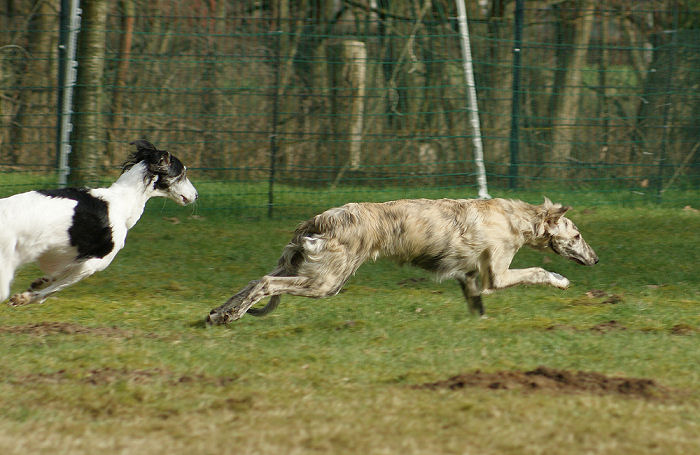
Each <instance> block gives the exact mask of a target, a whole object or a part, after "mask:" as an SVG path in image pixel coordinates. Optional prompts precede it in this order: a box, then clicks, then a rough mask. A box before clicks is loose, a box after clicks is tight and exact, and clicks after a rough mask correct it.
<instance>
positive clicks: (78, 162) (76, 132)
mask: <svg viewBox="0 0 700 455" xmlns="http://www.w3.org/2000/svg"><path fill="white" fill-rule="evenodd" d="M82 6H83V18H82V27H81V30H80V35H79V38H78V56H77V60H78V80H77V84H76V87H75V91H76V97H75V108H74V111H75V114H74V118H75V120H74V122H73V124H74V129H73V134H72V137H71V142H72V143H73V146H72V152H71V154H70V157H69V163H70V168H71V171H70V174H69V177H68V178H69V182H70V184H71V185H73V186H75V185H85V184H87V183H89V182H94V181H95V180H96V179H97V175H98V164H99V163H100V157H101V156H102V154H103V148H104V142H105V141H104V128H103V124H102V105H103V102H102V98H103V95H104V94H103V85H102V84H103V77H102V76H103V74H104V63H105V28H106V22H107V10H108V6H109V2H108V1H107V0H90V1H88V2H85V3H84V4H83V5H82Z"/></svg>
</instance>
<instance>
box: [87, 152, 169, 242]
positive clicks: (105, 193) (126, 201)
mask: <svg viewBox="0 0 700 455" xmlns="http://www.w3.org/2000/svg"><path fill="white" fill-rule="evenodd" d="M145 176H147V169H146V164H145V163H144V162H140V163H138V164H136V165H134V166H133V167H131V168H130V169H129V170H127V171H125V172H124V173H123V174H122V175H121V176H119V178H118V179H117V181H116V182H114V183H113V184H112V185H111V186H110V187H109V188H101V189H98V190H94V191H95V193H96V194H97V195H99V196H100V197H103V198H105V199H106V200H108V201H109V203H110V206H111V207H112V210H110V215H111V216H113V217H114V216H119V218H122V219H123V220H124V223H125V224H126V228H127V229H131V228H132V227H133V226H134V225H135V224H136V222H137V221H138V220H139V219H140V218H141V215H143V211H144V209H145V207H146V202H148V200H149V199H150V198H151V197H153V196H155V195H156V190H154V189H153V178H154V177H153V178H144V177H145ZM113 221H114V220H113Z"/></svg>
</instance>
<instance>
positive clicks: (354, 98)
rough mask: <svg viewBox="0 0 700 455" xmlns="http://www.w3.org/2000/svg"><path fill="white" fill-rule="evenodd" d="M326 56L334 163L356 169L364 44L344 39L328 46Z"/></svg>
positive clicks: (362, 106)
mask: <svg viewBox="0 0 700 455" xmlns="http://www.w3.org/2000/svg"><path fill="white" fill-rule="evenodd" d="M328 60H329V62H330V65H329V75H330V84H329V86H330V87H332V88H333V91H332V93H331V115H332V131H333V137H334V140H336V141H338V142H337V143H336V146H335V147H334V148H335V153H334V155H335V156H336V157H337V158H336V164H343V165H347V166H349V167H350V169H352V170H357V169H359V167H360V163H361V161H362V160H361V147H362V125H363V123H364V112H365V83H366V82H365V75H366V73H367V48H366V47H365V43H363V42H361V41H354V40H344V41H342V42H341V43H339V44H333V45H329V46H328ZM346 150H347V151H348V152H347V153H346V152H345V151H346Z"/></svg>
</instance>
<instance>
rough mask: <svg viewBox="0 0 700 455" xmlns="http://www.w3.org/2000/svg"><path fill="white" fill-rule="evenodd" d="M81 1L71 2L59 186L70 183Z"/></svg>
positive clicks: (59, 156) (73, 0) (59, 157)
mask: <svg viewBox="0 0 700 455" xmlns="http://www.w3.org/2000/svg"><path fill="white" fill-rule="evenodd" d="M81 14H82V10H81V9H80V0H70V18H69V23H68V39H67V44H68V48H67V49H66V66H65V79H64V80H65V84H66V85H65V87H63V112H61V124H60V128H61V134H60V142H61V148H60V151H59V155H58V184H59V185H60V186H61V187H64V186H66V183H67V182H68V173H69V172H70V168H69V167H68V155H70V152H71V145H70V133H71V131H72V130H73V123H72V116H73V87H75V81H76V77H77V75H78V62H77V61H76V60H75V54H76V47H77V41H78V32H79V31H80V16H81Z"/></svg>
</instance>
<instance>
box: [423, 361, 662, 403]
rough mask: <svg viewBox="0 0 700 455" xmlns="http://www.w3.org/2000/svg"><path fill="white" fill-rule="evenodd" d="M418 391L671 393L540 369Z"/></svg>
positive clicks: (460, 379)
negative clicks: (471, 389)
mask: <svg viewBox="0 0 700 455" xmlns="http://www.w3.org/2000/svg"><path fill="white" fill-rule="evenodd" d="M414 387H415V388H417V389H428V390H438V389H449V390H459V389H466V388H482V389H492V390H524V391H532V392H535V391H540V392H553V393H592V394H601V395H602V394H613V395H623V396H628V397H634V398H644V399H660V398H666V397H668V396H669V390H668V389H667V388H665V387H663V386H661V385H659V384H657V383H656V382H655V381H654V380H652V379H638V378H624V377H611V376H605V375H604V374H600V373H595V372H586V371H568V370H557V369H554V368H548V367H543V366H541V367H538V368H536V369H534V370H531V371H497V372H494V373H485V372H482V371H480V370H476V371H475V372H473V373H466V374H460V375H457V376H453V377H451V378H449V379H446V380H444V381H437V382H429V383H426V384H420V385H416V386H414Z"/></svg>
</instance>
